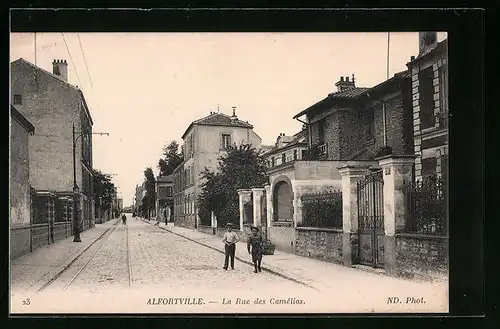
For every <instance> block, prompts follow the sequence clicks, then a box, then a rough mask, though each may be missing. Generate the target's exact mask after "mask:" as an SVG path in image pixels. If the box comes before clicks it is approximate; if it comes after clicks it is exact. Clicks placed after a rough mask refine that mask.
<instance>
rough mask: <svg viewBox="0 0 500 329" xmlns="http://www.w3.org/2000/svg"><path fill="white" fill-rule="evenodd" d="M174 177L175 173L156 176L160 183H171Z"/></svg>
mask: <svg viewBox="0 0 500 329" xmlns="http://www.w3.org/2000/svg"><path fill="white" fill-rule="evenodd" d="M173 177H174V176H173V175H167V176H158V177H157V178H156V182H158V183H171V182H173V181H174V178H173Z"/></svg>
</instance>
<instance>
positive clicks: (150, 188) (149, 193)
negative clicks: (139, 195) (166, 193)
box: [142, 167, 156, 217]
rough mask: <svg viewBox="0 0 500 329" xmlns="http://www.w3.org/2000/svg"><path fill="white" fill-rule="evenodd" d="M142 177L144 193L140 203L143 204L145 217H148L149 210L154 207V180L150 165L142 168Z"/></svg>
mask: <svg viewBox="0 0 500 329" xmlns="http://www.w3.org/2000/svg"><path fill="white" fill-rule="evenodd" d="M144 178H145V188H146V194H145V196H144V198H143V199H142V205H143V206H144V208H143V211H144V212H145V214H146V217H149V210H151V209H154V208H155V204H156V190H155V186H156V181H155V175H154V173H153V169H151V167H147V168H146V170H144Z"/></svg>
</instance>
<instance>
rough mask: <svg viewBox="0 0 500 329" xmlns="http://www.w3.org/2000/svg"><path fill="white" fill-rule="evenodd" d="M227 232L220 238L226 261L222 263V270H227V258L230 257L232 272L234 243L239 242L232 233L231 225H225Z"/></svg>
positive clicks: (234, 233) (236, 236)
mask: <svg viewBox="0 0 500 329" xmlns="http://www.w3.org/2000/svg"><path fill="white" fill-rule="evenodd" d="M226 227H227V232H226V233H224V237H223V238H222V242H224V244H225V248H224V250H225V252H226V259H225V261H224V269H225V270H227V266H228V265H229V264H228V263H229V257H231V269H232V270H234V254H235V251H236V243H237V242H238V241H239V239H238V234H236V232H234V231H233V224H231V223H227V224H226Z"/></svg>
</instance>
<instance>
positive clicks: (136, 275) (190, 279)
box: [42, 218, 316, 304]
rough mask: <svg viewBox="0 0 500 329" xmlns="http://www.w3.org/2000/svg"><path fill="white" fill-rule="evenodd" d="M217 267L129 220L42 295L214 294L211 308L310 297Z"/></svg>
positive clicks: (282, 282) (270, 278) (214, 255)
mask: <svg viewBox="0 0 500 329" xmlns="http://www.w3.org/2000/svg"><path fill="white" fill-rule="evenodd" d="M221 243H222V242H221ZM249 258H250V255H249ZM223 263H224V255H223V254H222V253H220V252H218V251H215V250H213V249H210V248H207V247H206V246H203V245H200V244H198V243H196V242H193V241H190V240H187V239H185V238H183V237H180V236H178V235H175V234H172V233H169V232H167V231H165V230H162V229H160V228H158V227H155V226H152V225H149V224H146V223H144V222H143V221H141V220H138V219H135V218H129V219H128V222H127V225H122V224H121V223H120V224H118V225H117V226H116V228H115V229H114V230H111V231H110V232H109V233H108V234H107V235H106V236H104V237H103V238H102V239H101V240H100V241H98V242H96V243H95V245H94V246H92V247H91V248H90V249H89V250H87V251H86V252H85V254H84V255H83V256H82V257H80V258H79V259H78V260H77V261H76V262H75V263H73V264H72V265H71V267H70V268H69V269H68V270H67V271H65V272H64V273H63V274H62V275H61V276H60V277H58V278H57V279H56V280H55V281H54V282H52V283H51V284H50V286H49V287H47V289H46V290H45V291H44V292H43V293H42V295H43V294H45V295H47V296H49V295H50V296H53V294H54V293H64V294H67V295H69V296H71V295H73V296H76V295H78V296H79V298H80V296H82V295H89V294H91V295H94V296H95V295H108V296H109V295H110V294H113V293H118V294H120V295H121V294H123V293H124V292H125V291H129V292H130V291H132V292H134V293H140V294H143V295H144V294H147V293H150V294H151V293H153V294H156V295H158V296H163V295H166V294H168V295H169V296H181V295H182V296H188V295H189V296H201V295H203V296H215V295H214V293H215V294H216V296H217V297H215V298H212V299H215V300H216V301H214V302H213V303H214V304H222V303H223V302H222V298H224V297H223V296H228V297H227V299H232V300H233V302H236V299H237V298H238V297H237V296H240V297H241V299H247V298H248V299H251V300H252V303H253V301H254V300H255V299H256V298H258V297H259V296H263V295H264V296H268V295H269V293H276V295H277V296H278V295H279V296H283V295H284V294H285V295H286V294H287V293H290V295H289V296H288V295H287V296H288V297H293V296H297V295H304V294H311V293H316V292H315V291H314V290H313V289H311V288H309V287H306V286H304V285H301V284H299V283H295V282H293V281H290V280H287V279H285V278H281V277H279V276H277V275H274V274H272V273H268V272H261V273H254V272H253V267H252V266H250V265H248V264H245V263H243V262H241V261H238V260H236V259H235V269H234V270H227V271H226V270H224V269H223V268H222V266H223ZM156 295H152V296H156ZM233 297H234V298H233ZM243 297H244V298H243ZM288 297H286V298H288Z"/></svg>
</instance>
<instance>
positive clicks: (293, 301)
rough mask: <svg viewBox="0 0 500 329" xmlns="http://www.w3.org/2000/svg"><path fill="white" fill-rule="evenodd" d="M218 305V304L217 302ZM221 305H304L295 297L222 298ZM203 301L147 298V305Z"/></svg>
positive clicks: (195, 303) (187, 303)
mask: <svg viewBox="0 0 500 329" xmlns="http://www.w3.org/2000/svg"><path fill="white" fill-rule="evenodd" d="M217 303H218V302H217ZM220 303H221V304H222V305H251V304H257V305H265V304H271V305H300V304H305V302H304V300H302V299H299V298H295V297H288V298H274V297H273V298H268V299H261V298H256V299H254V300H253V301H252V300H250V299H244V298H234V299H229V298H222V301H221V302H220ZM204 304H206V303H205V300H204V299H203V298H194V297H177V298H173V297H170V298H160V297H158V298H149V299H148V302H147V305H204Z"/></svg>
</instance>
